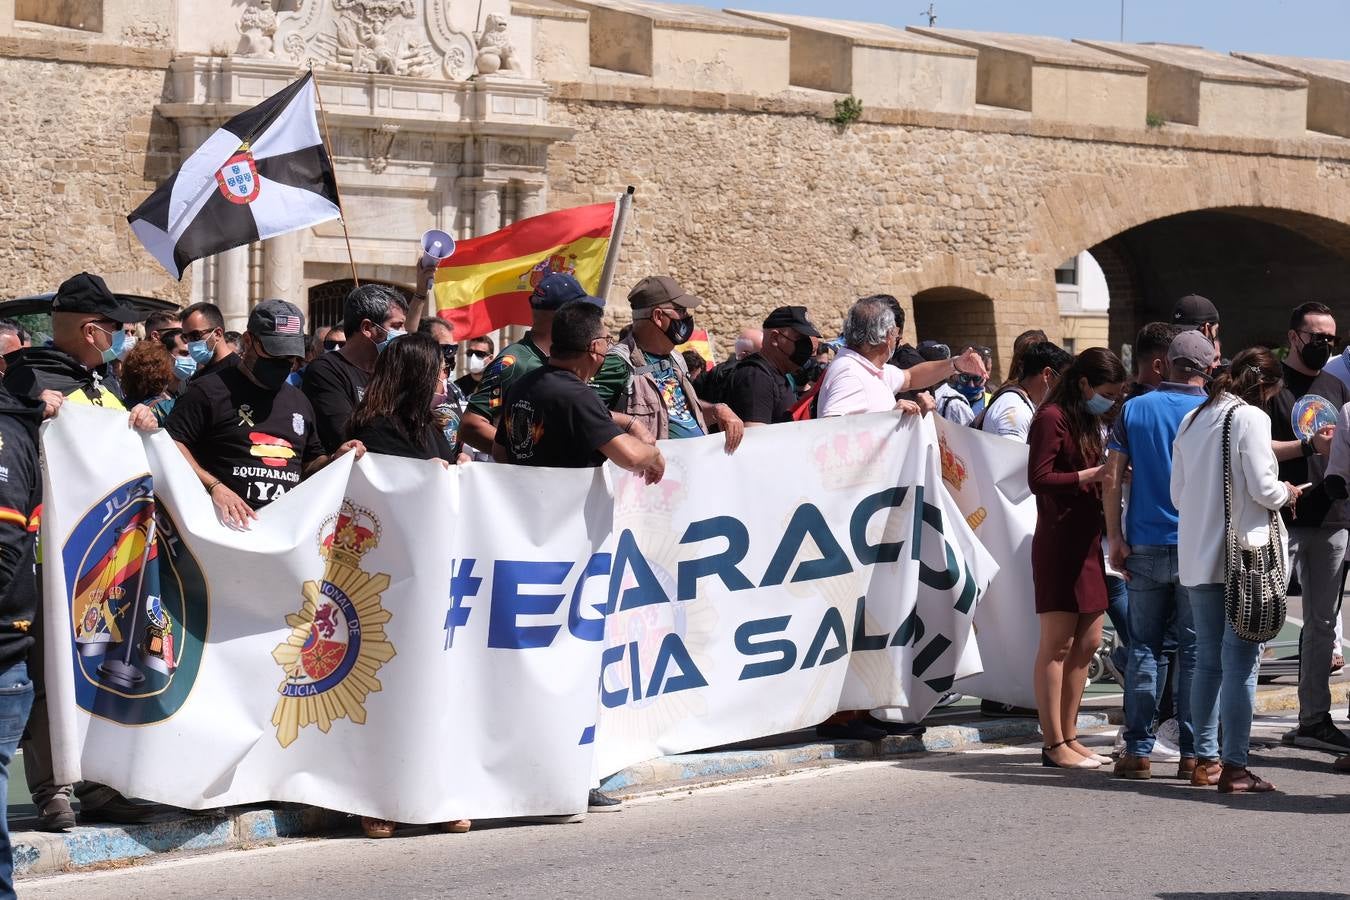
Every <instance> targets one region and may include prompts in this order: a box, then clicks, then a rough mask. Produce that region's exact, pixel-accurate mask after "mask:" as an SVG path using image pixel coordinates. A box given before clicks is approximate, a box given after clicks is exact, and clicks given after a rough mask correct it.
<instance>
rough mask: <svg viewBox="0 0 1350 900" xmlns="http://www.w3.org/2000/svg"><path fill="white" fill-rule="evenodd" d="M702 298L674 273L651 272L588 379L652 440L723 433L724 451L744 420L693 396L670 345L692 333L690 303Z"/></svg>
mask: <svg viewBox="0 0 1350 900" xmlns="http://www.w3.org/2000/svg"><path fill="white" fill-rule="evenodd" d="M701 302H703V301H702V300H701V299H700V298H699V297H697V296H696V295H694V294H691V293H689V292H688V291H686V290H685V289H684V288H683V287H681V286H680V283H679V282H678V281H676V280H675V279H674V278H670V277H667V276H665V275H651V276H648V277H647V278H644V279H642V280H641V281H639V282H638V283H637V285H636V286H635V287H634V288H633V290H631V291H629V293H628V303H629V305H630V306H631V307H632V308H633V327H632V329H631V330H630V331H629V332H628V335H627V336H626V337H625V338H623V339H622V340H620V341H619V342H618V343H617V344H615V345H614V347H613V348H611V349H610V351H609V355H608V356H607V357H605V363H604V365H602V366H601V367H600V371H599V372H598V373H597V374H596V376H595V378H594V379H593V380H592V386H593V387H594V388H595V390H596V393H598V394H599V395H600V399H601V400H602V401H604V402H605V403H606V404H607V405H608V406H609V408H610V409H613V410H618V411H619V412H622V413H626V414H628V415H630V416H633V417H634V418H636V419H638V421H639V422H641V424H642V426H643V428H645V429H646V431H647V432H648V433H650V434H652V435H655V437H656V439H657V440H664V439H666V438H687V437H701V436H703V435H705V434H709V433H711V432H712V431H713V430H717V431H721V432H723V433H724V434H725V435H726V448H727V452H728V453H731V452H733V451H735V449H736V448H737V447H738V446H740V443H741V436H742V435H743V434H744V433H745V425H744V424H743V423H742V422H741V420H740V419H739V418H737V417H736V414H735V413H734V412H732V411H731V408H730V407H729V406H727V405H726V404H724V403H705V402H703V401H702V400H700V399H699V396H698V393H697V391H696V390H695V388H694V384H693V381H692V380H691V379H690V377H689V369H688V366H687V365H686V363H685V361H684V357H683V356H681V355H680V354H678V353H676V352H675V348H676V347H677V346H679V345H680V344H683V343H685V342H686V341H688V340H689V338H690V337H691V336H692V335H693V333H694V315H693V313H692V312H691V310H692V309H694V308H695V307H697V306H698V305H699V304H700V303H701Z"/></svg>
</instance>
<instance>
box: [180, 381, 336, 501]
mask: <svg viewBox="0 0 1350 900" xmlns="http://www.w3.org/2000/svg"><path fill="white" fill-rule="evenodd" d="M164 428H165V430H166V431H168V432H169V436H170V437H172V438H173V439H174V440H175V441H178V442H180V443H182V444H184V445H185V446H186V447H187V448H188V449H189V450H191V451H192V455H193V457H195V458H196V460H197V462H198V463H199V464H200V465H201V467H202V468H204V469H205V470H206V471H208V472H210V473H211V474H212V475H214V476H215V477H216V478H219V479H220V480H221V481H223V482H224V483H225V486H226V487H228V488H229V489H230V490H232V491H234V492H235V493H236V494H238V495H239V496H240V497H242V498H243V499H244V502H245V503H247V504H248V505H249V506H251V507H253V508H254V509H258V508H259V507H262V506H266V505H267V504H268V503H271V502H272V501H273V500H276V499H277V498H278V497H280V496H281V495H282V494H284V493H286V492H287V491H289V490H291V489H292V488H294V487H295V486H296V485H297V484H299V483H300V474H301V472H303V471H304V468H305V466H306V465H308V464H309V463H310V462H312V461H314V460H315V459H317V458H318V457H320V456H323V447H321V446H320V445H319V436H318V434H317V433H316V431H315V428H314V408H313V407H312V406H310V405H309V400H308V399H306V397H305V395H304V394H302V393H301V392H300V390H299V388H295V387H292V386H291V385H289V384H283V385H282V386H281V389H280V390H279V391H277V392H276V393H275V394H273V393H271V392H269V391H267V390H264V389H263V388H261V387H259V386H258V385H256V384H254V383H253V382H252V381H250V380H249V379H248V377H247V376H246V375H244V373H243V372H242V371H241V370H240V369H239V368H237V367H234V368H226V369H223V370H221V371H220V372H217V373H216V374H215V375H209V376H207V377H206V378H199V379H197V380H196V381H193V382H192V383H191V385H189V387H188V390H187V393H186V394H184V395H183V396H182V397H180V398H179V399H178V402H177V403H176V404H174V408H173V412H172V413H170V414H169V418H168V419H167V420H166V421H165V422H164Z"/></svg>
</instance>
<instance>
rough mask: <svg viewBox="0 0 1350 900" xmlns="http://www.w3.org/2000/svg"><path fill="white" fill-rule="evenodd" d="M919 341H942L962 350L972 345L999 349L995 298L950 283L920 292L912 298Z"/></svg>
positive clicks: (955, 351) (954, 349) (915, 327)
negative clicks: (995, 318)
mask: <svg viewBox="0 0 1350 900" xmlns="http://www.w3.org/2000/svg"><path fill="white" fill-rule="evenodd" d="M912 302H913V306H914V331H915V333H916V334H917V335H918V337H919V340H923V341H941V342H942V343H944V344H947V345H949V346H950V347H951V348H952V352H954V353H959V352H960V351H961V350H962V348H964V347H969V346H977V347H990V348H992V349H994V351H995V354H997V351H998V329H997V327H996V324H995V321H994V301H993V300H992V299H991V298H990V297H988V296H987V295H985V294H981V293H980V292H979V291H973V290H970V289H969V288H963V287H956V286H954V285H948V286H944V287H935V288H929V289H927V290H923V291H919V292H918V293H917V294H915V295H914V296H913V298H912Z"/></svg>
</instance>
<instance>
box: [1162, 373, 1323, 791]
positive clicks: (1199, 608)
mask: <svg viewBox="0 0 1350 900" xmlns="http://www.w3.org/2000/svg"><path fill="white" fill-rule="evenodd" d="M1283 381H1284V371H1283V368H1282V366H1281V365H1280V361H1279V359H1277V358H1276V357H1275V354H1273V353H1271V352H1270V351H1269V350H1266V349H1264V348H1257V349H1252V350H1244V351H1242V352H1241V353H1239V354H1238V355H1237V357H1236V358H1235V359H1234V360H1233V362H1232V364H1231V365H1230V366H1229V370H1228V372H1227V373H1225V374H1222V375H1220V376H1218V377H1217V378H1215V379H1214V380H1213V381H1211V382H1210V384H1209V390H1208V394H1209V396H1208V397H1207V398H1206V399H1205V402H1204V403H1202V404H1200V406H1199V407H1198V408H1197V409H1196V410H1195V412H1193V413H1191V414H1190V415H1188V416H1187V417H1186V418H1185V419H1184V420H1182V423H1181V429H1180V431H1178V432H1177V439H1176V442H1175V443H1174V444H1173V447H1172V502H1173V503H1174V504H1176V507H1177V513H1178V515H1179V517H1180V522H1181V524H1180V527H1179V529H1178V532H1177V558H1178V560H1179V561H1180V567H1179V568H1180V572H1179V574H1180V576H1181V583H1182V584H1183V585H1185V587H1186V592H1187V595H1188V597H1189V598H1190V604H1191V614H1192V616H1193V617H1194V619H1195V649H1196V658H1195V677H1194V680H1193V681H1192V682H1191V716H1192V717H1193V718H1194V720H1195V755H1196V765H1195V772H1194V774H1193V775H1192V776H1191V784H1194V785H1197V786H1204V785H1212V784H1217V785H1218V786H1219V790H1220V791H1222V792H1224V793H1245V792H1253V793H1260V792H1265V791H1273V790H1275V786H1274V785H1273V784H1271V783H1270V782H1269V781H1266V780H1265V779H1264V778H1260V777H1258V776H1256V775H1255V774H1253V773H1252V771H1251V770H1250V769H1248V768H1247V750H1248V746H1249V744H1250V739H1251V731H1252V709H1253V707H1254V705H1255V702H1256V669H1257V665H1258V663H1259V662H1260V658H1259V657H1260V650H1261V645H1260V644H1256V643H1252V642H1250V641H1244V640H1243V639H1242V638H1240V637H1238V636H1237V633H1236V632H1234V631H1233V628H1232V626H1231V625H1229V624H1228V619H1227V617H1226V616H1225V615H1224V589H1223V588H1224V581H1225V578H1226V568H1227V555H1226V548H1225V544H1224V536H1225V531H1226V528H1227V522H1226V521H1225V519H1224V465H1223V452H1224V447H1223V423H1224V419H1225V418H1226V417H1227V415H1228V413H1229V412H1230V411H1232V413H1233V421H1232V424H1231V426H1230V435H1229V440H1230V441H1231V443H1232V448H1231V450H1230V460H1231V463H1232V469H1233V482H1232V484H1233V500H1232V517H1233V525H1234V528H1236V529H1237V532H1238V534H1239V535H1245V536H1246V537H1247V540H1248V541H1250V542H1254V543H1264V542H1266V541H1268V540H1269V539H1270V513H1271V511H1273V510H1278V509H1280V508H1281V507H1283V506H1287V505H1289V504H1291V503H1293V502H1295V501H1296V500H1298V497H1299V494H1300V493H1301V491H1300V490H1299V489H1298V488H1297V487H1295V486H1294V485H1292V484H1289V483H1288V482H1282V481H1280V469H1279V464H1278V463H1277V462H1276V459H1275V452H1274V450H1273V449H1272V447H1271V443H1270V417H1269V416H1267V415H1266V414H1265V412H1263V408H1264V407H1265V406H1266V404H1268V403H1269V402H1270V399H1271V398H1272V397H1274V396H1275V395H1276V394H1278V393H1279V392H1280V389H1281V388H1282V387H1283ZM1285 552H1286V554H1287V552H1288V547H1287V545H1286V547H1285ZM1220 722H1222V724H1223V748H1222V753H1220V748H1219V734H1218V731H1219V724H1220Z"/></svg>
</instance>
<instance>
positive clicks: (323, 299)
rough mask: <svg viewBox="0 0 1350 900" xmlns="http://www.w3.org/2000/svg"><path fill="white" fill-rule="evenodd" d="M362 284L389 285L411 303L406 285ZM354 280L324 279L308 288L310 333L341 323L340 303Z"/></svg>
mask: <svg viewBox="0 0 1350 900" xmlns="http://www.w3.org/2000/svg"><path fill="white" fill-rule="evenodd" d="M361 283H362V284H382V285H384V286H385V287H391V288H393V289H394V290H396V291H398V292H399V293H400V294H402V295H403V300H404V302H405V303H409V304H411V303H412V293H411V292H410V291H409V290H408V289H407V287H406V286H404V285H401V284H393V283H391V282H388V281H366V280H364V279H363V280H362V281H361ZM355 286H356V282H354V281H352V280H351V279H350V278H339V279H337V280H335V281H325V282H323V283H321V284H316V285H314V287H312V288H310V289H309V314H308V316H307V317H306V323H305V324H306V327H307V328H308V329H309V332H310V334H313V333H314V332H315V330H316V329H319V328H324V327H330V328H331V327H332V326H334V325H340V324H342V304H343V302H344V301H345V300H346V299H347V295H348V294H349V293H351V291H352V288H354V287H355Z"/></svg>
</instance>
